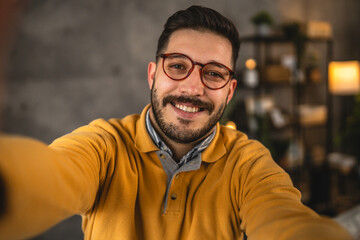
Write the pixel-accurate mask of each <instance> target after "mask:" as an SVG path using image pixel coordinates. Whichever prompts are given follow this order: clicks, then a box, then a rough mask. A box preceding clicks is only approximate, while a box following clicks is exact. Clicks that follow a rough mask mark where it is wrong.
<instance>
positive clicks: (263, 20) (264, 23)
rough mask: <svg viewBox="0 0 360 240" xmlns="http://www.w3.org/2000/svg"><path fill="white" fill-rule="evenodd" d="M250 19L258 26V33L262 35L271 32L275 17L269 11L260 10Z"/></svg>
mask: <svg viewBox="0 0 360 240" xmlns="http://www.w3.org/2000/svg"><path fill="white" fill-rule="evenodd" d="M250 20H251V22H252V23H253V24H254V25H255V27H256V34H258V35H260V36H267V35H269V34H270V31H271V26H272V25H273V24H274V19H273V17H272V16H271V15H270V13H269V12H267V11H264V10H262V11H259V12H257V13H256V14H255V15H253V16H252V17H251V19H250Z"/></svg>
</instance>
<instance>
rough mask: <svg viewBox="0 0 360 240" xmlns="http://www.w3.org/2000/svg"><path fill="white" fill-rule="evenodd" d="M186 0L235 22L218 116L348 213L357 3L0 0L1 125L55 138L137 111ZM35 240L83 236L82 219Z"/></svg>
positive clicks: (304, 188) (353, 186) (356, 111)
mask: <svg viewBox="0 0 360 240" xmlns="http://www.w3.org/2000/svg"><path fill="white" fill-rule="evenodd" d="M193 4H199V5H204V6H207V7H211V8H214V9H216V10H217V11H219V12H220V13H222V14H224V15H225V16H227V17H228V18H230V19H231V20H232V21H233V22H234V23H235V25H236V26H237V28H238V30H239V33H240V36H241V39H242V45H241V48H240V55H239V60H238V63H237V68H236V72H237V74H236V77H237V79H238V87H237V90H236V95H235V97H234V99H233V100H232V101H231V104H230V105H229V106H228V108H227V111H226V112H225V114H224V116H223V118H222V120H221V123H222V124H225V125H228V126H229V127H236V128H237V129H238V130H241V131H244V132H245V133H247V134H248V135H249V137H250V138H255V139H259V140H260V141H262V142H263V143H264V144H265V145H266V146H267V147H268V148H269V149H270V150H271V152H272V154H273V157H274V159H275V161H276V162H278V163H279V165H281V166H282V167H283V168H284V169H285V170H286V171H287V172H288V173H289V174H290V176H291V177H292V179H293V181H294V184H295V185H296V186H297V187H298V188H299V189H300V190H301V192H302V194H303V202H304V203H305V204H306V205H308V206H309V207H311V208H313V209H314V210H315V211H317V212H318V213H321V214H324V215H328V216H330V217H338V216H348V215H351V214H350V213H351V212H350V213H349V211H351V210H352V209H354V208H356V206H357V205H358V204H359V203H360V191H359V189H360V180H359V179H360V177H359V175H360V170H359V161H360V150H359V149H358V145H359V140H360V96H359V92H360V85H359V81H360V80H359V60H360V44H359V43H360V30H359V29H360V28H359V23H360V14H359V13H360V1H359V0H342V1H339V0H292V1H286V0H252V1H249V0H224V1H218V0H206V1H205V0H203V1H200V0H199V1H172V0H166V1H165V0H153V1H145V0H122V1H116V0H102V1H99V0H77V1H70V0H50V1H49V0H29V1H20V0H19V1H17V0H12V1H7V2H6V3H5V0H1V2H0V26H1V27H2V28H0V34H1V35H0V50H1V51H0V53H1V54H0V61H1V64H0V65H1V66H0V79H1V80H2V81H1V82H0V86H1V87H0V94H1V96H0V99H1V100H0V103H1V106H0V109H1V108H2V117H1V120H2V124H1V125H2V131H3V132H6V133H13V134H21V135H26V136H31V137H34V138H37V139H39V140H42V141H44V142H46V143H50V142H51V141H52V140H54V139H55V138H57V137H59V136H62V135H64V134H66V133H68V132H70V131H72V130H74V129H75V128H77V127H79V126H81V125H84V124H87V123H89V122H90V121H92V120H93V119H96V118H105V119H108V118H112V117H115V118H122V117H124V116H126V115H128V114H132V113H139V112H140V111H141V110H142V108H143V107H144V106H145V105H146V104H147V103H149V100H150V92H149V89H148V84H147V64H148V62H149V61H153V60H154V59H155V50H156V44H157V39H158V37H159V35H160V33H161V31H162V27H163V24H164V23H165V21H166V19H167V18H168V17H169V16H170V15H171V14H173V13H174V12H175V11H177V10H179V9H184V8H187V7H189V6H190V5H193ZM344 69H345V70H344ZM343 71H345V73H344V72H343ZM344 76H349V77H347V78H344ZM358 212H360V211H359V210H358ZM345 214H347V215H345ZM342 219H343V221H345V222H346V221H347V220H346V218H342ZM352 219H353V220H352V222H351V223H349V224H353V226H352V227H353V229H354V231H357V230H356V228H357V227H358V226H359V225H360V217H358V218H352ZM354 219H355V220H354ZM356 219H357V220H356ZM349 221H350V220H349ZM356 221H357V222H356ZM356 224H358V225H356ZM356 226H357V227H356ZM34 239H36V240H39V239H70V240H71V239H74V240H75V239H82V232H81V219H80V217H72V218H70V219H68V220H66V221H64V222H63V223H60V224H59V225H58V226H55V227H54V228H53V229H51V230H49V231H48V232H46V233H44V234H43V235H41V236H38V237H36V238H34Z"/></svg>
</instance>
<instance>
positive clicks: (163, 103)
mask: <svg viewBox="0 0 360 240" xmlns="http://www.w3.org/2000/svg"><path fill="white" fill-rule="evenodd" d="M164 53H182V54H185V55H187V56H189V57H190V58H191V59H192V60H194V61H196V62H199V63H202V64H206V63H209V62H217V63H221V64H223V65H225V66H228V67H231V66H232V62H231V56H232V55H231V54H232V47H231V43H230V41H229V40H227V39H226V38H224V37H222V36H219V35H217V34H214V33H211V32H204V31H196V30H191V29H183V30H178V31H176V32H174V33H173V34H172V35H171V37H170V39H169V43H168V46H167V48H166V51H165V52H164ZM162 61H163V59H162V58H159V60H158V62H157V63H154V62H151V63H150V64H149V67H148V82H149V86H150V89H151V103H152V113H151V114H150V117H151V118H152V121H153V122H154V121H155V123H156V125H157V126H156V127H158V128H159V129H160V130H161V131H162V132H163V133H164V134H165V135H166V136H167V137H168V138H170V139H171V140H173V141H175V142H178V143H191V142H194V141H197V140H199V139H201V138H203V137H205V136H207V135H208V134H209V133H210V132H211V130H212V129H213V128H214V126H215V124H216V123H217V122H218V120H219V119H220V117H221V116H222V114H223V112H224V109H225V106H226V105H227V103H228V102H229V101H230V99H231V98H232V95H233V93H234V90H235V87H236V80H235V79H232V80H230V82H229V83H228V84H227V85H226V86H225V87H224V88H221V89H218V90H211V89H209V88H207V87H205V86H204V85H203V84H202V82H201V76H200V69H201V68H200V66H198V65H196V66H195V69H194V70H193V71H192V73H191V74H190V75H189V76H188V77H187V78H186V79H184V80H181V81H175V80H172V79H170V78H169V77H167V76H166V75H165V73H164V71H163V68H162Z"/></svg>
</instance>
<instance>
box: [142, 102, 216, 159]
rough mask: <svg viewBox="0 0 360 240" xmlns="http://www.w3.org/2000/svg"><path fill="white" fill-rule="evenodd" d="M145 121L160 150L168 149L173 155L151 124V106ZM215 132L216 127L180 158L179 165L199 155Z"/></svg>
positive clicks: (170, 153)
mask: <svg viewBox="0 0 360 240" xmlns="http://www.w3.org/2000/svg"><path fill="white" fill-rule="evenodd" d="M145 123H146V129H147V131H148V132H149V135H150V137H151V139H152V140H153V141H154V143H155V145H156V146H157V147H158V148H159V149H160V150H162V151H166V152H167V153H168V154H169V155H170V156H172V152H171V150H170V148H169V147H168V146H167V145H166V144H165V142H164V141H163V140H162V139H161V138H160V136H159V135H158V134H157V133H156V131H155V129H154V127H153V126H152V124H151V121H150V108H149V109H148V111H147V113H146V118H145ZM215 133H216V127H215V129H214V130H213V131H212V133H211V134H210V135H209V136H208V137H206V138H205V139H204V140H203V141H201V142H200V143H199V144H197V145H196V146H195V147H194V148H193V149H191V150H190V151H189V152H188V153H187V154H185V155H184V156H183V157H182V158H181V159H180V162H179V165H180V166H181V165H183V164H185V163H187V162H188V161H190V160H192V159H194V158H195V157H196V156H198V155H199V153H201V152H202V151H204V150H205V149H206V148H207V147H208V146H209V144H210V143H211V141H212V140H213V139H214V136H215Z"/></svg>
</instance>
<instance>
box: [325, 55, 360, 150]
mask: <svg viewBox="0 0 360 240" xmlns="http://www.w3.org/2000/svg"><path fill="white" fill-rule="evenodd" d="M328 77H329V81H328V89H329V93H330V94H332V95H355V94H358V93H360V62H359V61H333V62H330V63H329V68H328ZM330 94H329V95H328V97H327V99H328V122H327V124H328V125H327V128H328V132H327V134H328V137H327V152H328V153H330V152H332V151H333V147H332V140H333V139H332V131H333V123H332V117H333V109H332V108H333V107H332V104H333V103H332V96H331V95H330Z"/></svg>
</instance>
